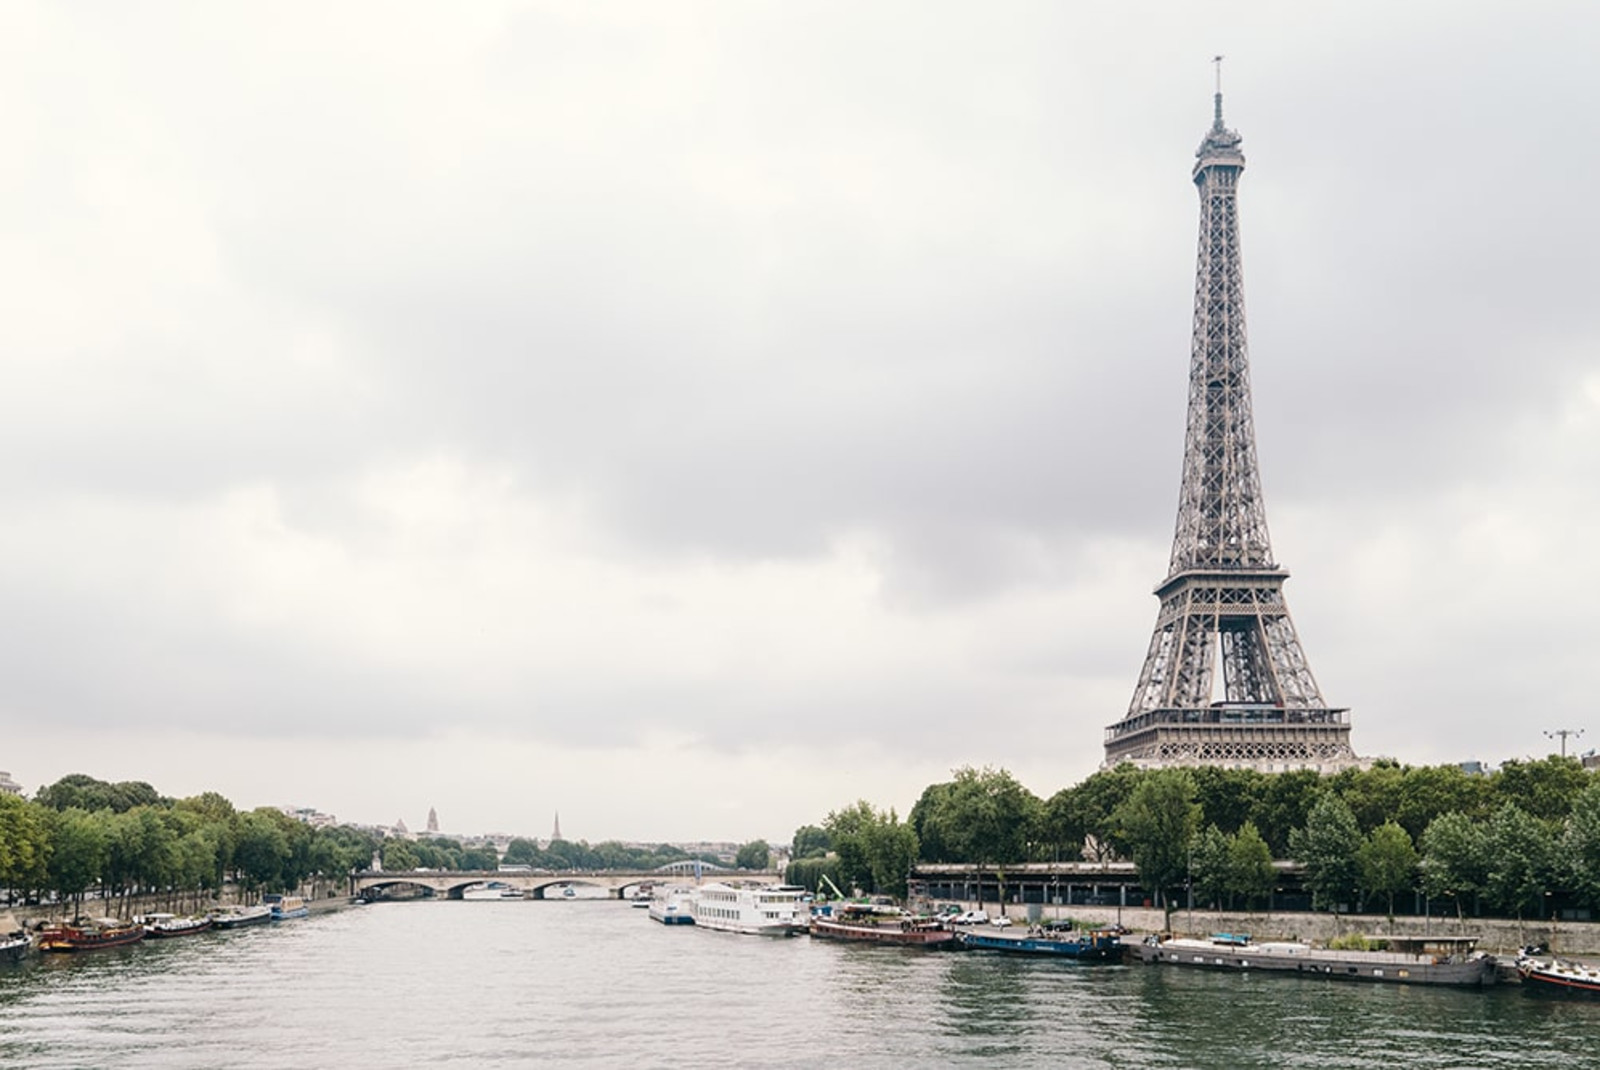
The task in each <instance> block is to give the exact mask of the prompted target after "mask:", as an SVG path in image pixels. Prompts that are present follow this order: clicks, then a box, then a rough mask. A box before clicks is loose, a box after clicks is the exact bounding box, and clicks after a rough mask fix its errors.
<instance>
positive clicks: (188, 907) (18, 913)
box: [0, 892, 356, 930]
mask: <svg viewBox="0 0 1600 1070" xmlns="http://www.w3.org/2000/svg"><path fill="white" fill-rule="evenodd" d="M291 894H297V893H291ZM304 898H305V902H306V909H307V910H308V911H310V912H311V913H313V914H321V913H325V912H329V911H335V910H344V909H347V908H348V907H351V906H354V905H356V904H355V900H354V899H352V898H351V897H350V896H348V895H344V894H342V893H341V894H334V893H332V892H325V893H324V895H323V897H322V898H321V899H313V898H311V897H310V896H305V897H304ZM259 900H260V896H256V897H255V898H254V899H253V900H252V902H259ZM244 905H247V904H245V903H244V902H243V901H242V900H240V899H239V898H238V897H237V896H235V895H233V894H228V895H222V896H217V897H215V898H212V899H206V900H202V901H199V902H179V903H178V904H176V905H174V904H173V902H172V900H171V899H170V898H169V897H167V896H164V895H144V896H139V895H136V896H130V897H129V898H128V900H127V901H126V902H124V901H123V900H121V899H112V900H106V899H85V900H84V901H83V906H82V908H81V909H79V910H78V911H76V913H77V914H79V915H81V916H82V917H86V918H103V917H116V918H135V917H139V916H141V915H144V914H155V913H160V912H164V911H170V912H172V913H175V914H206V913H209V912H211V911H215V910H225V909H227V908H229V907H234V906H244ZM69 910H71V904H62V903H41V904H37V905H33V906H26V905H23V904H21V903H18V904H15V905H14V906H10V907H0V913H8V914H10V915H11V916H12V917H14V918H15V919H16V920H17V922H18V923H19V924H21V925H22V926H23V927H25V928H27V929H29V930H35V929H38V928H40V927H41V926H44V925H50V924H53V923H55V922H61V921H70V920H71V918H70V917H68V911H69Z"/></svg>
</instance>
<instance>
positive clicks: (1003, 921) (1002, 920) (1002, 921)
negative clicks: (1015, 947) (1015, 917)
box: [989, 914, 1011, 929]
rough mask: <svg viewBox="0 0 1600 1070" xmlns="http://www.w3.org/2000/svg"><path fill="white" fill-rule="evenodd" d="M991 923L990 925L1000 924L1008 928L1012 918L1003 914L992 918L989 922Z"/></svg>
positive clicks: (1003, 927) (1001, 926)
mask: <svg viewBox="0 0 1600 1070" xmlns="http://www.w3.org/2000/svg"><path fill="white" fill-rule="evenodd" d="M989 924H990V925H996V926H999V927H1000V928H1002V929H1006V928H1009V927H1010V926H1011V919H1010V918H1008V917H1006V916H1005V915H1004V914H1002V915H1000V916H999V917H998V918H994V919H993V920H991V921H990V922H989Z"/></svg>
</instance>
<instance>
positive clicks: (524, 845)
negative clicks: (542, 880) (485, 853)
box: [500, 836, 539, 866]
mask: <svg viewBox="0 0 1600 1070" xmlns="http://www.w3.org/2000/svg"><path fill="white" fill-rule="evenodd" d="M500 861H501V862H503V863H505V864H506V865H508V866H531V865H533V864H535V863H536V862H538V861H539V845H538V844H536V843H534V842H533V841H532V840H528V839H523V838H522V837H521V836H518V837H516V838H515V839H513V840H512V841H511V842H510V843H508V844H506V853H505V854H503V855H501V856H500Z"/></svg>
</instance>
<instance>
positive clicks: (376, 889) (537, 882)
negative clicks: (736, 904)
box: [350, 862, 782, 899]
mask: <svg viewBox="0 0 1600 1070" xmlns="http://www.w3.org/2000/svg"><path fill="white" fill-rule="evenodd" d="M705 878H711V879H725V880H736V881H739V882H741V883H742V882H751V883H756V884H771V883H774V882H776V881H778V880H781V879H782V874H780V873H777V872H774V871H762V870H747V869H741V870H731V869H724V868H722V867H721V866H714V865H711V864H710V863H706V862H701V863H699V864H698V865H697V864H696V863H694V862H673V863H671V864H670V865H667V866H663V867H661V868H660V869H651V870H617V869H601V870H582V871H579V870H561V871H559V872H558V871H554V870H547V869H535V870H526V869H521V870H517V869H483V870H460V871H456V870H440V869H414V870H406V871H403V872H402V871H395V872H392V873H390V872H384V873H378V872H368V873H358V874H356V876H355V877H354V878H352V879H351V882H350V884H351V891H352V893H353V894H355V895H366V894H368V893H371V894H372V895H374V896H377V897H382V896H384V895H386V894H392V893H394V892H397V891H401V890H402V889H411V890H412V891H411V893H410V894H417V893H420V894H422V895H430V896H441V895H442V896H443V897H444V898H446V899H460V898H462V897H463V893H465V892H466V890H467V889H468V888H471V887H473V886H474V885H483V884H488V883H489V882H491V881H493V882H494V883H495V884H496V885H498V886H500V887H503V888H515V889H517V890H518V891H520V892H522V894H523V895H524V896H526V897H527V898H529V899H557V898H567V896H565V895H564V894H563V893H564V892H565V891H566V890H567V889H572V890H573V892H574V893H576V891H577V890H578V889H580V888H601V889H604V891H605V893H606V898H608V899H627V898H629V897H630V896H632V895H635V894H638V893H641V892H648V891H649V889H650V888H651V887H652V886H654V885H658V884H671V885H680V884H687V883H698V882H699V881H700V880H701V879H705ZM401 894H407V893H405V892H401Z"/></svg>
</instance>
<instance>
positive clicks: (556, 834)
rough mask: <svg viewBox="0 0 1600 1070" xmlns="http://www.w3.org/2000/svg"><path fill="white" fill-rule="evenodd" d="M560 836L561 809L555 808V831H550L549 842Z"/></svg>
mask: <svg viewBox="0 0 1600 1070" xmlns="http://www.w3.org/2000/svg"><path fill="white" fill-rule="evenodd" d="M560 838H561V811H560V810H557V811H556V827H555V831H554V832H552V833H550V842H551V843H554V842H556V841H557V840H559V839H560Z"/></svg>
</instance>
